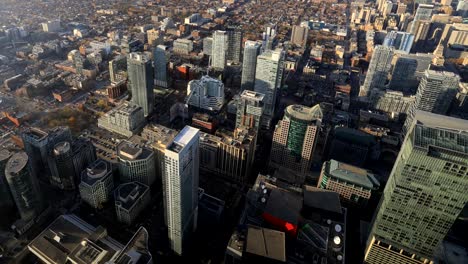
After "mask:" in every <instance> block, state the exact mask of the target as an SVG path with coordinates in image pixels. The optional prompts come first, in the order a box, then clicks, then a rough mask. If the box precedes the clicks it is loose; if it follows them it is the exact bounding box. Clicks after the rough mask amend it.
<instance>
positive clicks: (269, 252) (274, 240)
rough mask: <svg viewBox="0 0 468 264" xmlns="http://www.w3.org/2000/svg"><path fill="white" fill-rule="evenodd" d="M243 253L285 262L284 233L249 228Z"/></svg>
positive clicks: (256, 227)
mask: <svg viewBox="0 0 468 264" xmlns="http://www.w3.org/2000/svg"><path fill="white" fill-rule="evenodd" d="M245 251H246V252H247V253H250V254H254V255H257V256H262V257H265V258H269V259H274V260H279V261H282V262H286V242H285V234H284V232H280V231H276V230H273V229H268V228H262V227H258V226H249V227H248V229H247V241H246V245H245Z"/></svg>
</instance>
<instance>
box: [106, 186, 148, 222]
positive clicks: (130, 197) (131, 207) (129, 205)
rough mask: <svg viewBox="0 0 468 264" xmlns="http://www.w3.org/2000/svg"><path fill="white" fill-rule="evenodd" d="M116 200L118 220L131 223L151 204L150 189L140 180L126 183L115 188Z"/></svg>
mask: <svg viewBox="0 0 468 264" xmlns="http://www.w3.org/2000/svg"><path fill="white" fill-rule="evenodd" d="M114 200H115V213H116V214H117V221H119V222H121V223H125V224H127V225H130V224H132V223H133V222H134V221H135V219H136V218H137V217H138V215H139V214H140V213H141V211H142V210H143V209H145V208H146V207H147V206H148V205H149V203H150V201H151V196H150V189H149V187H148V186H147V185H145V184H142V183H139V182H129V183H124V184H121V185H119V186H118V187H117V188H116V189H115V191H114Z"/></svg>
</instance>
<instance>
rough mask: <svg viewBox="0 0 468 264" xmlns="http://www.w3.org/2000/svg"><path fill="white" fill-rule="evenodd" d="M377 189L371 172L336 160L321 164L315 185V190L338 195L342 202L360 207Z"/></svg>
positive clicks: (375, 180) (377, 186) (377, 185)
mask: <svg viewBox="0 0 468 264" xmlns="http://www.w3.org/2000/svg"><path fill="white" fill-rule="evenodd" d="M379 187H380V183H379V181H378V180H377V179H376V178H375V176H374V174H373V173H372V172H371V171H368V170H365V169H363V168H359V167H356V166H353V165H349V164H346V163H343V162H339V161H336V160H329V161H326V162H325V163H323V166H322V171H321V172H320V178H319V181H318V183H317V188H322V189H326V190H330V191H334V192H337V193H339V194H340V199H341V201H342V202H344V203H348V204H351V205H357V206H361V207H363V206H365V205H366V204H367V202H368V201H369V199H370V198H371V195H372V192H374V191H376V190H378V189H379Z"/></svg>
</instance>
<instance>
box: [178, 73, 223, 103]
mask: <svg viewBox="0 0 468 264" xmlns="http://www.w3.org/2000/svg"><path fill="white" fill-rule="evenodd" d="M186 101H187V104H188V105H190V106H193V107H197V108H201V109H205V110H209V111H219V110H221V108H222V107H223V105H224V84H223V82H221V81H220V80H218V79H215V78H211V77H210V76H208V75H205V76H202V77H201V79H200V80H191V81H190V82H189V83H188V85H187V99H186Z"/></svg>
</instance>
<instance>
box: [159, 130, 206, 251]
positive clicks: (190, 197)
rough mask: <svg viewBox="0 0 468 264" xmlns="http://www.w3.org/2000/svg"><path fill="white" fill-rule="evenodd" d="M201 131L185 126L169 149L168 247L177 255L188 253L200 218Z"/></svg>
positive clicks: (166, 175)
mask: <svg viewBox="0 0 468 264" xmlns="http://www.w3.org/2000/svg"><path fill="white" fill-rule="evenodd" d="M199 140H200V131H199V130H198V129H196V128H193V127H190V126H186V127H184V129H182V131H180V133H179V134H178V135H177V136H176V137H175V138H174V141H173V142H172V144H171V145H169V147H168V148H167V149H166V157H165V163H166V164H165V169H164V177H163V198H164V213H165V217H166V225H167V228H168V237H169V244H170V247H171V249H172V250H173V251H174V252H175V253H176V254H178V255H182V254H184V253H185V252H186V251H187V247H188V244H189V241H190V238H191V236H192V233H193V232H194V231H195V229H196V227H197V217H198V173H199V166H200V163H199Z"/></svg>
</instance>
